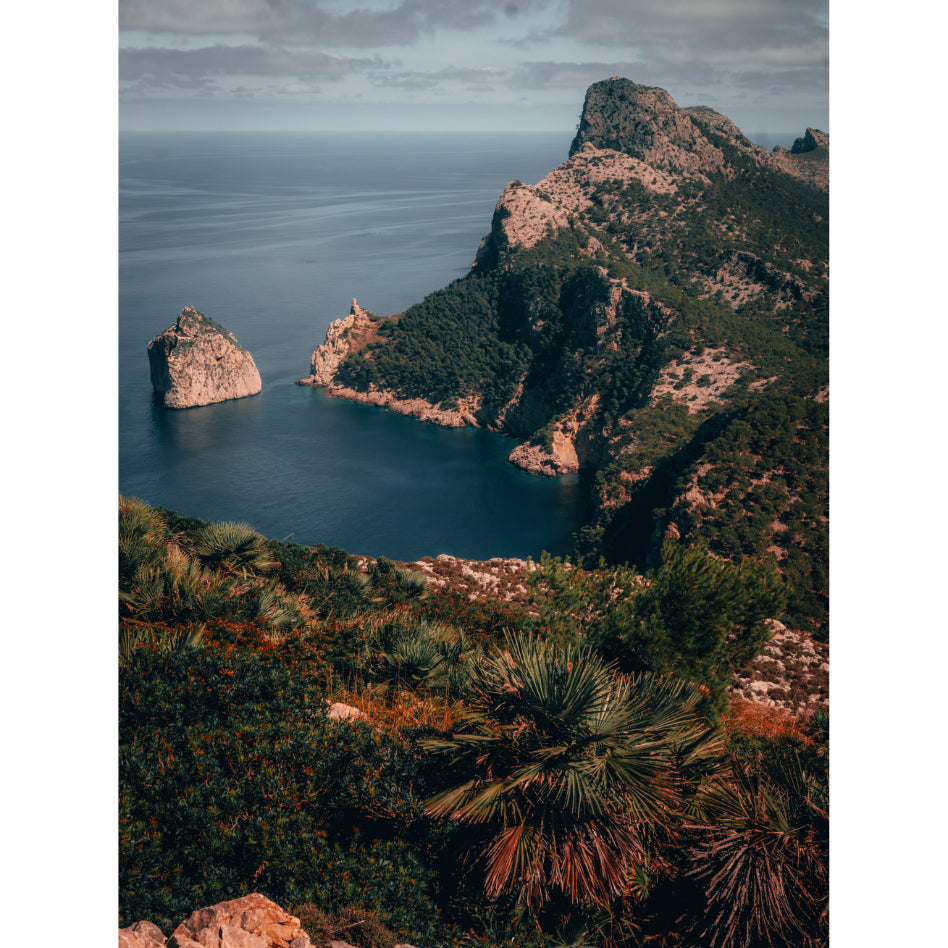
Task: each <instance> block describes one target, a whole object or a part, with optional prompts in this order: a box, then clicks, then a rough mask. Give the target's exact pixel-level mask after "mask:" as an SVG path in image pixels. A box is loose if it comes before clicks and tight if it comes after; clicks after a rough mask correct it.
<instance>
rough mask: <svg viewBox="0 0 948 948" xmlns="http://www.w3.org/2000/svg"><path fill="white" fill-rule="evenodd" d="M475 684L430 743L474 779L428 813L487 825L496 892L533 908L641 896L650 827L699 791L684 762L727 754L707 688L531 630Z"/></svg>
mask: <svg viewBox="0 0 948 948" xmlns="http://www.w3.org/2000/svg"><path fill="white" fill-rule="evenodd" d="M471 687H472V691H473V699H472V701H471V710H470V711H469V712H468V713H467V714H466V715H465V716H464V717H463V718H462V721H461V722H460V723H459V725H458V728H457V730H456V731H455V732H453V733H451V734H449V735H446V736H444V737H443V738H442V739H440V740H435V741H430V742H429V743H428V746H429V748H430V749H432V750H436V751H442V752H449V753H451V754H452V755H454V757H455V758H456V760H457V761H458V763H459V766H460V767H461V768H462V769H464V770H466V771H467V773H468V774H469V776H468V779H466V780H464V781H463V782H462V783H460V784H459V785H457V786H455V787H453V788H452V789H450V790H447V791H445V792H443V793H441V794H439V795H438V796H436V797H434V798H433V799H432V800H430V801H429V803H428V812H429V813H430V814H431V815H433V816H436V817H440V818H442V819H450V820H455V821H459V822H461V823H465V824H468V825H470V826H471V827H474V828H476V829H478V830H480V836H481V844H480V850H479V852H480V856H481V858H482V859H483V861H484V864H485V888H486V890H487V892H488V894H489V895H490V896H491V897H496V896H498V895H500V894H501V893H505V892H509V893H515V894H516V895H517V898H518V901H520V902H522V903H523V904H525V905H526V907H527V908H529V909H531V910H533V909H537V908H539V907H540V906H542V905H543V904H544V903H546V902H547V901H548V900H550V899H551V898H553V897H556V896H557V895H558V894H561V895H564V896H566V897H567V898H568V899H569V900H570V901H571V902H573V903H597V904H601V905H605V904H607V903H608V902H609V901H610V900H612V899H613V898H616V897H619V896H622V895H626V894H630V893H632V892H634V891H635V890H636V888H637V886H638V883H637V881H636V879H637V874H638V879H639V880H643V879H644V876H645V875H646V874H647V867H648V864H649V861H650V858H651V853H650V851H649V844H648V840H649V839H650V838H652V837H653V836H654V833H655V827H656V826H658V827H661V826H665V827H670V826H671V825H673V824H674V823H676V822H677V821H678V819H679V818H680V816H681V815H682V814H683V813H684V812H685V808H686V805H687V800H686V798H690V797H693V796H694V793H695V790H696V786H695V785H694V782H693V781H692V780H691V779H690V777H689V770H691V771H694V772H697V771H698V770H700V766H701V764H702V763H706V762H707V761H709V760H711V759H713V758H715V757H716V755H718V754H719V753H720V745H719V743H718V740H717V738H716V737H715V736H714V734H713V732H712V731H711V730H710V729H709V728H708V726H707V725H706V723H705V722H704V721H703V719H702V718H701V716H700V715H699V714H698V712H697V710H696V708H697V706H698V704H699V702H700V698H701V695H700V693H699V692H698V691H697V690H696V689H694V688H692V687H691V686H689V685H686V684H684V683H682V682H678V683H669V682H665V681H661V680H659V679H657V678H654V677H652V676H649V675H643V676H640V677H639V678H636V679H628V678H622V677H617V676H616V675H615V674H614V671H613V670H612V669H611V668H610V667H608V666H605V665H603V664H602V662H601V661H600V660H599V659H598V658H597V657H596V656H595V654H594V653H593V652H591V651H590V650H588V649H585V648H577V647H567V648H566V649H562V650H561V649H557V648H555V647H554V646H552V645H550V644H549V643H544V642H542V641H539V640H537V639H534V638H532V637H522V636H509V637H508V638H507V641H506V649H505V651H503V652H500V653H497V654H494V655H492V656H491V657H489V658H487V659H485V660H484V661H482V663H481V664H480V665H479V666H478V668H477V669H476V670H475V672H474V675H473V680H472V685H471ZM700 782H701V779H700V778H699V780H698V783H700Z"/></svg>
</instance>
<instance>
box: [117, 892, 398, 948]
mask: <svg viewBox="0 0 948 948" xmlns="http://www.w3.org/2000/svg"><path fill="white" fill-rule="evenodd" d="M118 935H119V948H162V946H167V948H322V946H314V945H313V943H312V942H311V941H310V939H309V935H308V934H307V933H306V932H305V931H303V929H302V927H301V925H300V920H299V919H298V918H296V917H295V916H294V915H290V914H289V913H288V912H284V911H283V909H281V908H280V906H279V905H277V904H276V902H271V901H270V900H269V899H268V898H265V897H264V896H262V895H260V894H259V893H257V892H252V893H251V894H250V895H245V896H244V897H243V898H240V899H231V900H230V901H228V902H219V903H218V904H217V905H211V906H209V907H208V908H202V909H198V910H197V911H196V912H193V913H192V914H191V915H190V916H189V917H188V918H187V919H186V920H185V921H183V922H182V923H181V924H180V925H179V926H178V927H177V928H176V929H175V930H174V932H172V934H171V937H170V938H168V939H166V938H165V936H164V934H163V933H162V931H161V929H160V928H159V927H158V926H157V925H154V924H152V923H151V922H146V921H142V922H136V923H135V924H134V925H130V926H129V927H128V928H120V929H119V933H118ZM329 944H330V948H352V946H351V945H349V944H348V942H344V941H332V942H330V943H329ZM395 948H413V946H412V945H407V944H402V945H395Z"/></svg>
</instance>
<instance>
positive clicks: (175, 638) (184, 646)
mask: <svg viewBox="0 0 948 948" xmlns="http://www.w3.org/2000/svg"><path fill="white" fill-rule="evenodd" d="M203 640H204V626H203V625H199V626H196V627H190V626H182V627H180V628H176V629H153V628H149V627H147V626H131V625H124V626H122V628H120V629H119V659H120V660H121V661H128V660H129V659H130V658H131V657H132V655H133V654H134V653H135V652H136V651H138V649H140V648H142V647H152V648H154V649H155V650H156V651H157V652H159V653H162V654H167V653H175V654H179V653H183V652H189V651H193V650H195V649H198V648H200V647H201V645H202V643H203Z"/></svg>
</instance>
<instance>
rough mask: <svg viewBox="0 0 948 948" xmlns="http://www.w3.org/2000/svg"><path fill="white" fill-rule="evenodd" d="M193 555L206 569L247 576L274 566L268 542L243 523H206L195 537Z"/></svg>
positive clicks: (274, 562) (266, 570) (274, 561)
mask: <svg viewBox="0 0 948 948" xmlns="http://www.w3.org/2000/svg"><path fill="white" fill-rule="evenodd" d="M194 555H195V556H196V557H197V558H198V559H199V560H200V561H201V565H202V566H204V567H205V568H206V569H211V570H217V571H219V572H223V573H228V574H234V575H237V574H239V575H241V576H247V575H248V574H254V573H265V572H268V571H269V570H271V569H273V567H274V566H276V565H277V564H276V560H274V558H273V556H272V554H271V553H270V550H269V548H268V547H267V541H266V540H265V539H264V538H263V537H262V536H261V535H260V534H259V533H257V531H256V530H254V529H253V528H252V527H250V526H248V525H247V524H246V523H209V524H207V525H205V526H204V527H202V528H201V530H200V531H198V533H197V535H196V536H195V538H194Z"/></svg>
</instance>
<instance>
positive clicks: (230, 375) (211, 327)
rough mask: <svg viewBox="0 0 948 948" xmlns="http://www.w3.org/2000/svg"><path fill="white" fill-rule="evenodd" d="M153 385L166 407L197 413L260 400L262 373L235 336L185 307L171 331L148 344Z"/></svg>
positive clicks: (166, 331)
mask: <svg viewBox="0 0 948 948" xmlns="http://www.w3.org/2000/svg"><path fill="white" fill-rule="evenodd" d="M148 362H149V364H150V365H151V384H152V386H153V387H154V389H155V392H156V393H157V394H158V395H160V396H161V399H162V402H163V403H164V405H165V407H166V408H194V407H196V406H198V405H211V404H213V403H215V402H225V401H228V400H229V399H232V398H246V397H247V396H248V395H256V394H257V393H258V392H259V391H260V389H261V387H262V386H261V382H260V373H259V372H258V371H257V366H256V365H255V364H254V361H253V356H251V355H250V353H249V352H248V351H247V350H246V349H245V348H244V347H243V346H242V345H240V343H239V342H237V340H236V339H235V338H234V334H233V333H232V332H230V331H229V330H227V329H225V328H224V327H223V326H221V325H220V324H219V323H216V322H214V320H213V319H211V318H209V317H208V316H205V315H204V314H203V313H199V312H198V311H197V310H196V309H194V307H193V306H185V308H184V309H183V310H181V315H180V316H178V319H177V321H176V322H175V323H174V325H173V326H169V327H168V328H167V329H166V330H165V331H164V332H163V333H161V334H160V335H158V336H155V338H154V339H152V341H151V342H149V343H148Z"/></svg>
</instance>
